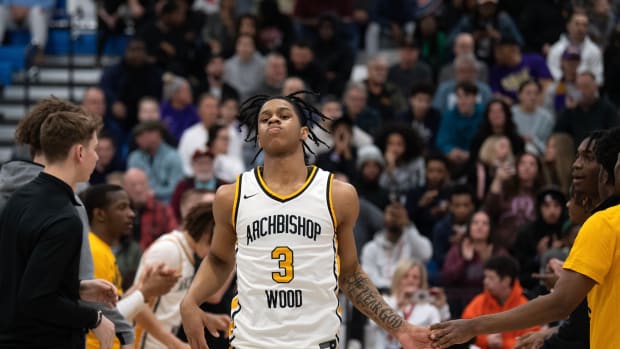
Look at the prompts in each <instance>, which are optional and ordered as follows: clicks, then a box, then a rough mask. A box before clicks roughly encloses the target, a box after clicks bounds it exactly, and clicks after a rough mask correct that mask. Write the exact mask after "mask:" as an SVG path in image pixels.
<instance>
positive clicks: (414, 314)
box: [374, 259, 450, 349]
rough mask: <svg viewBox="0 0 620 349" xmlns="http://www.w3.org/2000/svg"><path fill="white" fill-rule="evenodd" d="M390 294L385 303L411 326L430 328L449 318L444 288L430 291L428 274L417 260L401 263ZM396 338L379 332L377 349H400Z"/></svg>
mask: <svg viewBox="0 0 620 349" xmlns="http://www.w3.org/2000/svg"><path fill="white" fill-rule="evenodd" d="M390 289H391V294H390V295H389V296H386V297H385V301H386V302H387V304H389V305H390V306H391V307H392V308H394V309H398V311H399V313H400V314H401V316H402V317H403V319H405V320H406V321H408V322H409V323H411V324H414V325H417V326H430V325H432V324H434V323H437V322H440V321H443V320H447V319H449V318H450V309H449V308H448V304H447V302H446V294H445V292H444V291H443V289H441V288H431V289H429V288H428V273H427V271H426V267H425V266H424V264H423V263H422V262H420V261H418V260H415V259H403V260H401V261H400V262H398V264H397V266H396V269H395V270H394V274H393V276H392V284H391V288H390ZM400 347H401V346H400V344H399V343H398V341H397V340H396V339H395V338H392V337H391V336H389V335H388V334H387V333H386V332H385V331H383V330H380V331H379V333H378V336H377V337H376V341H375V345H374V348H376V349H392V348H400Z"/></svg>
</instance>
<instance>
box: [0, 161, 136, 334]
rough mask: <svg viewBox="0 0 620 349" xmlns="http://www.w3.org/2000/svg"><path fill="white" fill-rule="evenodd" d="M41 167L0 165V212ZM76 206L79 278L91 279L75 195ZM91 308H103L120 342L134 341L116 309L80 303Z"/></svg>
mask: <svg viewBox="0 0 620 349" xmlns="http://www.w3.org/2000/svg"><path fill="white" fill-rule="evenodd" d="M43 168H44V167H43V166H42V165H39V164H37V163H34V162H31V161H22V160H15V161H10V162H7V163H5V164H4V165H2V167H1V168H0V212H2V211H3V210H4V207H5V206H6V203H7V201H8V200H9V198H10V197H11V195H13V193H14V192H15V191H16V190H17V189H19V188H21V187H22V186H24V185H25V184H27V183H29V182H30V181H32V180H33V179H35V178H36V177H37V176H38V175H39V173H41V172H42V171H43ZM75 198H76V200H77V202H79V203H80V206H76V211H77V214H78V215H79V216H80V220H81V221H82V227H83V231H82V248H81V250H80V270H79V277H80V280H92V279H93V278H94V267H93V255H92V254H91V252H90V243H89V241H88V230H89V229H88V228H89V223H88V215H87V214H86V209H85V208H84V204H83V203H82V201H81V200H80V198H79V197H78V196H77V195H76V196H75ZM83 303H84V304H87V305H89V306H91V307H94V308H96V309H99V310H101V311H103V314H104V315H105V316H106V317H107V318H108V319H110V321H112V322H113V323H114V326H115V328H116V336H117V337H118V338H119V341H120V342H121V344H131V343H133V342H134V340H135V337H134V332H133V327H132V326H131V325H130V324H129V322H127V320H125V318H124V317H123V316H122V315H121V314H120V313H119V312H118V310H116V308H114V309H110V308H108V307H106V306H105V305H102V304H98V303H91V302H83Z"/></svg>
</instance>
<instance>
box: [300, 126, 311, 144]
mask: <svg viewBox="0 0 620 349" xmlns="http://www.w3.org/2000/svg"><path fill="white" fill-rule="evenodd" d="M309 133H310V129H309V128H308V126H302V127H301V130H299V139H301V140H302V141H305V140H306V139H308V134H309Z"/></svg>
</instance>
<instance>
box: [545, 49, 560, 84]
mask: <svg viewBox="0 0 620 349" xmlns="http://www.w3.org/2000/svg"><path fill="white" fill-rule="evenodd" d="M562 51H564V47H563V45H562V44H561V43H560V42H556V43H555V44H553V46H551V48H550V49H549V54H548V55H547V66H548V67H549V71H550V72H551V75H552V76H553V80H560V79H561V78H562V69H561V68H560V59H561V57H562Z"/></svg>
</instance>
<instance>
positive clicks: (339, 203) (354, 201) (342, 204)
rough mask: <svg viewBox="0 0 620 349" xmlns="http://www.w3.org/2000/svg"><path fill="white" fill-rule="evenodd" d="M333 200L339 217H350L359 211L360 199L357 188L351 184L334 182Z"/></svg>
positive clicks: (335, 180)
mask: <svg viewBox="0 0 620 349" xmlns="http://www.w3.org/2000/svg"><path fill="white" fill-rule="evenodd" d="M332 200H333V204H334V210H335V211H336V215H337V216H338V217H341V216H343V215H344V216H349V215H350V214H353V213H355V212H356V211H357V210H359V199H358V196H357V191H356V190H355V187H353V186H352V185H351V184H349V183H346V182H342V181H339V180H337V179H334V180H333V183H332Z"/></svg>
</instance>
